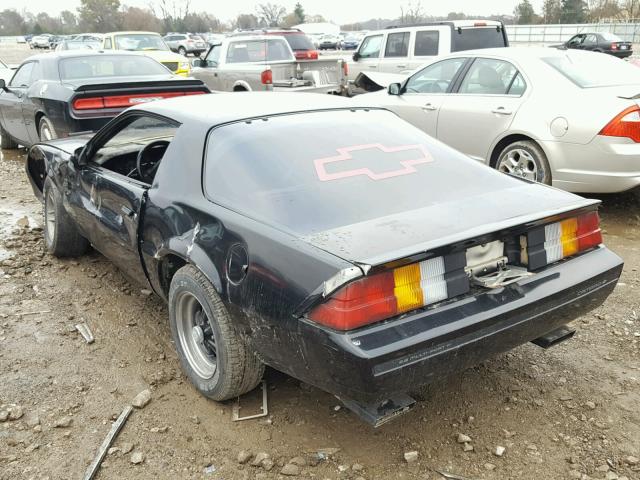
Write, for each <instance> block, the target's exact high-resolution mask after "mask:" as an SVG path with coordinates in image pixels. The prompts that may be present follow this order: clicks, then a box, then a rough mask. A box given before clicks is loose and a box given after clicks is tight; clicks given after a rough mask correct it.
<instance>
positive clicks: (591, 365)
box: [0, 151, 640, 480]
mask: <svg viewBox="0 0 640 480" xmlns="http://www.w3.org/2000/svg"><path fill="white" fill-rule="evenodd" d="M1 154H2V155H1V156H0V479H2V480H14V479H50V480H52V479H71V478H81V477H82V474H83V472H84V471H85V469H86V468H87V466H88V465H89V463H90V462H91V460H92V459H93V457H94V455H95V452H96V450H97V448H98V446H99V445H100V444H101V442H102V440H103V438H104V437H105V435H106V434H107V432H108V431H109V429H110V428H111V424H112V422H113V420H114V419H115V418H117V416H118V414H119V413H120V412H121V411H122V410H123V408H124V407H125V406H126V405H128V404H130V403H131V402H132V400H133V398H134V397H135V396H136V395H137V394H139V393H140V392H141V391H143V390H147V389H148V390H149V391H150V393H151V400H150V402H149V403H148V404H147V405H146V406H144V407H143V408H141V409H136V410H134V412H133V413H132V414H131V416H130V417H129V420H128V422H127V423H126V425H125V426H124V428H123V430H122V432H121V433H120V435H119V437H118V438H117V440H116V441H115V443H114V449H113V450H111V451H110V453H109V454H108V455H107V456H106V458H105V461H104V463H103V465H102V468H101V470H100V472H99V473H98V476H97V478H99V479H122V478H127V479H133V478H135V479H154V480H156V479H165V478H169V479H176V478H181V479H182V478H185V479H200V478H203V479H212V480H235V479H242V480H248V479H260V478H263V479H278V478H289V477H294V478H304V479H320V480H324V479H333V480H337V479H351V480H355V479H359V480H361V479H366V480H371V479H419V480H424V479H440V478H443V477H441V475H440V474H439V473H437V471H442V472H449V473H454V474H457V475H462V476H464V477H466V478H474V479H550V478H553V479H563V478H569V479H571V478H583V479H586V478H594V479H605V478H606V479H616V478H618V479H623V478H627V479H638V478H640V465H639V464H638V463H637V462H638V457H640V417H639V416H638V405H639V404H640V388H639V387H640V384H639V379H640V362H639V357H640V355H639V352H640V348H639V345H640V319H639V318H638V315H639V314H640V296H639V295H638V293H639V292H640V276H639V274H638V267H639V265H640V262H639V260H640V250H639V249H640V235H638V232H639V231H640V216H639V215H638V211H639V210H638V207H639V206H640V205H639V204H638V200H636V198H635V197H632V196H630V195H616V196H609V197H604V198H603V207H602V210H601V214H602V218H603V224H604V228H605V231H606V232H605V241H606V243H607V244H608V245H609V247H610V248H612V249H613V250H614V251H616V252H617V253H618V254H620V255H621V256H622V257H623V258H624V259H625V261H626V265H625V270H624V272H623V274H622V278H621V281H620V283H619V285H618V287H617V288H616V289H615V291H614V293H613V294H612V295H611V297H610V298H609V300H608V301H607V302H606V304H605V305H604V306H603V307H601V308H599V309H598V310H597V311H594V312H593V313H592V314H590V315H587V316H585V317H583V318H581V319H579V320H577V321H576V322H574V326H575V327H576V328H577V330H578V331H577V334H576V335H575V337H574V338H573V339H572V340H570V341H568V342H564V343H562V344H560V345H558V346H557V347H554V348H552V349H550V350H546V351H545V350H542V349H540V348H538V347H535V346H533V345H524V346H522V347H519V348H517V349H515V350H513V351H512V352H510V353H508V354H505V355H501V356H499V357H496V358H493V359H491V360H489V361H486V362H485V363H483V364H482V365H479V366H478V367H476V368H473V369H470V370H468V371H466V372H464V373H462V374H460V375H457V376H455V377H451V378H449V379H443V380H442V381H441V382H440V383H439V384H436V385H433V386H431V387H429V388H428V389H425V390H424V391H423V392H421V393H420V395H419V402H418V405H417V407H416V408H415V409H414V410H413V411H411V412H409V413H408V414H406V415H404V416H402V417H400V418H398V419H396V420H395V421H393V422H391V423H390V424H387V425H384V426H383V427H381V428H379V429H377V430H372V429H371V428H369V427H368V426H366V425H365V424H363V423H362V422H361V421H360V420H358V419H357V418H355V417H354V415H352V414H351V413H349V412H348V411H347V410H346V409H345V408H340V407H339V404H338V402H337V401H336V399H335V398H333V397H332V396H330V395H328V394H326V393H324V392H322V391H320V390H318V389H316V388H314V387H311V386H308V385H305V384H301V383H300V382H299V381H297V380H294V379H292V378H289V377H287V376H285V375H283V374H280V373H278V372H275V371H267V374H266V379H267V384H268V392H269V413H270V414H269V416H268V418H266V419H259V420H252V421H246V422H239V423H235V422H232V421H231V411H232V406H233V402H228V403H215V402H212V401H209V400H206V399H205V398H203V397H201V396H200V395H199V394H198V393H197V392H196V391H195V390H194V389H193V388H192V387H191V385H190V384H189V382H188V381H187V379H186V377H184V376H183V375H182V373H181V371H180V368H179V363H178V360H177V358H176V355H175V351H174V348H173V345H172V343H171V340H170V332H169V327H168V323H167V309H166V307H165V305H164V304H163V303H162V302H161V301H159V300H158V299H156V298H155V297H154V296H149V295H146V294H145V293H147V292H143V291H141V290H140V289H139V288H138V287H136V286H134V285H132V284H130V283H128V281H127V280H126V279H125V277H123V276H122V275H121V274H120V273H119V272H118V271H117V270H116V269H115V268H114V267H113V266H112V265H111V264H110V263H109V262H108V261H107V260H106V259H105V258H104V257H102V256H101V255H100V254H98V253H96V252H92V253H90V254H88V255H86V256H84V257H82V258H79V259H76V260H58V259H56V258H53V257H51V256H49V255H47V254H46V253H45V252H44V249H43V242H42V232H41V228H40V227H39V225H40V222H41V206H40V204H39V203H38V202H37V201H36V199H35V197H34V196H33V193H32V192H31V189H30V187H29V185H28V182H27V180H26V177H25V174H24V167H23V159H24V151H13V152H9V151H2V152H1ZM25 217H26V219H25ZM27 223H28V224H27ZM79 322H86V323H87V324H88V325H89V326H90V328H91V330H92V331H93V334H94V335H95V343H93V344H91V345H87V344H86V343H85V342H84V340H83V339H82V337H81V336H80V335H79V334H78V333H77V332H76V331H75V330H74V325H75V324H77V323H79ZM253 395H254V397H255V398H243V399H242V402H243V404H246V405H247V406H249V405H253V406H255V405H257V401H256V400H257V397H258V395H257V392H254V394H253ZM250 397H251V395H250ZM248 413H250V411H249V410H248V409H247V410H246V411H245V410H243V414H248ZM461 435H462V436H461ZM465 436H466V437H468V438H466V437H465ZM460 441H462V442H464V441H466V443H459V442H460ZM412 452H415V453H412ZM497 453H500V454H501V455H500V456H499V455H496V454H497ZM256 457H257V458H256ZM252 462H253V463H256V464H257V463H259V466H252V465H251V463H252ZM292 462H293V463H292ZM285 474H286V475H285Z"/></svg>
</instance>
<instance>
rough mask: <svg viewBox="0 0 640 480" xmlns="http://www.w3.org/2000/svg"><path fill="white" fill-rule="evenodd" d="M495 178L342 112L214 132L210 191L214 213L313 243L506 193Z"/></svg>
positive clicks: (372, 117)
mask: <svg viewBox="0 0 640 480" xmlns="http://www.w3.org/2000/svg"><path fill="white" fill-rule="evenodd" d="M492 173H493V172H490V171H489V169H488V167H485V166H483V165H481V164H479V163H478V162H476V161H474V160H471V159H469V158H467V157H466V156H464V155H462V154H460V153H459V152H456V151H455V150H453V149H451V148H449V147H447V146H445V145H444V144H442V143H440V142H437V141H436V140H434V139H432V138H431V137H429V136H428V135H427V134H425V133H423V132H422V131H420V130H418V129H417V128H415V127H413V126H411V125H409V124H408V123H406V122H404V121H403V120H401V119H399V118H398V117H397V116H395V115H394V114H393V113H391V112H388V111H384V110H369V111H366V110H354V111H350V110H339V111H321V112H311V113H302V114H289V115H282V116H273V117H267V118H264V119H257V120H252V121H242V122H236V123H231V124H227V125H223V126H220V127H217V128H214V129H213V130H212V131H211V133H210V134H209V137H208V140H207V147H206V161H205V171H204V188H205V192H206V194H207V197H208V198H209V199H210V200H212V201H214V202H216V203H219V204H221V205H224V206H226V207H228V208H231V209H233V210H236V211H239V212H241V213H243V214H245V215H247V216H249V217H252V218H255V219H258V220H261V221H265V222H266V223H269V224H274V225H278V226H281V227H284V228H286V229H288V230H290V231H294V232H297V233H298V234H301V235H306V234H310V233H316V232H321V231H324V230H327V229H331V228H336V227H341V226H346V225H351V224H354V223H358V222H362V221H367V220H371V219H373V218H378V217H385V216H386V215H392V214H395V213H399V212H403V211H407V210H413V209H417V208H421V207H425V206H429V205H432V204H435V203H438V201H439V199H441V198H444V197H448V196H450V195H451V191H452V190H453V191H455V190H456V189H460V191H464V192H465V194H466V195H470V194H473V193H474V192H478V193H480V192H484V191H486V189H487V188H492V187H493V188H495V189H496V190H498V189H501V188H504V182H505V180H504V178H506V177H504V176H502V175H492ZM483 177H486V178H483ZM479 178H481V179H482V180H481V181H479ZM381 221H384V219H381ZM431 221H434V222H437V221H438V219H431ZM398 235H402V232H401V231H398Z"/></svg>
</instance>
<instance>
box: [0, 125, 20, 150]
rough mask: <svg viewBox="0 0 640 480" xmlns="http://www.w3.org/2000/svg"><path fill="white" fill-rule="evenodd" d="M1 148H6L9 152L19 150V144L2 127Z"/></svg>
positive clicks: (0, 135)
mask: <svg viewBox="0 0 640 480" xmlns="http://www.w3.org/2000/svg"><path fill="white" fill-rule="evenodd" d="M0 148H5V149H7V150H13V149H16V148H18V142H16V141H15V140H14V139H13V138H11V137H10V136H9V134H8V133H7V132H6V131H5V129H4V128H2V127H0Z"/></svg>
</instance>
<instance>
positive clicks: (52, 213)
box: [44, 188, 56, 245]
mask: <svg viewBox="0 0 640 480" xmlns="http://www.w3.org/2000/svg"><path fill="white" fill-rule="evenodd" d="M44 214H45V217H46V218H45V221H46V232H45V234H46V236H47V243H48V244H49V245H51V244H52V243H53V240H54V238H55V236H56V206H55V203H54V200H53V190H52V189H51V188H50V189H48V190H47V196H46V198H45V199H44Z"/></svg>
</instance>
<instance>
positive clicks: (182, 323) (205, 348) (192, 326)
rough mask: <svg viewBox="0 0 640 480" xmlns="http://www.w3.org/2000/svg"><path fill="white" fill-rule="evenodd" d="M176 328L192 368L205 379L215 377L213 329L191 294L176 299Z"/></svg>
mask: <svg viewBox="0 0 640 480" xmlns="http://www.w3.org/2000/svg"><path fill="white" fill-rule="evenodd" d="M176 327H177V331H178V339H179V341H180V346H181V347H182V351H183V352H184V355H185V357H186V360H187V361H188V362H189V365H190V366H191V368H192V369H193V370H194V372H196V374H197V375H198V376H199V377H201V378H203V379H209V378H211V377H213V376H214V375H215V373H216V369H217V367H218V361H217V356H216V342H215V337H214V334H213V328H212V327H211V323H210V322H209V318H208V317H207V314H206V313H205V312H204V309H203V308H202V305H201V304H200V302H199V301H198V299H197V298H196V297H195V296H194V295H192V294H191V293H189V292H182V293H181V294H180V296H179V297H178V298H177V299H176Z"/></svg>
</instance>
